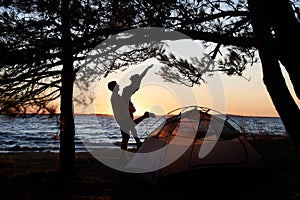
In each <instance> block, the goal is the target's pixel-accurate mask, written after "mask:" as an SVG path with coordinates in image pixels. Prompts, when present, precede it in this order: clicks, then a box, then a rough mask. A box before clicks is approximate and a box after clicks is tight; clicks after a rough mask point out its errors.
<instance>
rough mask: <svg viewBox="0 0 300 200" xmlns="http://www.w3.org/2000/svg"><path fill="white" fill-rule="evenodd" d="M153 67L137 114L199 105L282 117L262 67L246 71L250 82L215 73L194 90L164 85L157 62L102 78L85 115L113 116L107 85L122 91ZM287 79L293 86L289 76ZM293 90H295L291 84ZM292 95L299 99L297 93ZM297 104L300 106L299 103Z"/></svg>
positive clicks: (139, 97) (177, 49) (184, 51)
mask: <svg viewBox="0 0 300 200" xmlns="http://www.w3.org/2000/svg"><path fill="white" fill-rule="evenodd" d="M193 48H195V49H193ZM196 48H198V47H193V45H192V44H190V43H188V44H186V48H185V45H182V44H179V45H178V44H176V45H174V46H173V47H172V49H173V50H174V51H175V52H177V53H179V54H181V55H184V56H193V54H195V53H196V52H197V49H196ZM187 49H188V50H187ZM150 64H154V66H153V67H152V68H151V69H150V70H149V72H148V73H147V74H146V76H145V77H144V79H143V80H142V83H141V87H140V89H139V91H137V92H136V93H135V94H133V95H132V101H133V103H134V105H135V107H136V109H137V111H136V113H135V115H142V114H143V113H144V112H145V111H150V112H154V113H155V114H165V113H167V112H169V111H171V110H173V109H176V108H179V107H182V106H188V105H198V106H204V107H209V108H213V109H215V110H218V111H220V112H223V113H226V114H236V115H246V116H278V114H277V112H276V110H275V108H274V106H273V104H272V101H271V99H270V97H269V95H268V93H267V90H266V88H265V86H264V84H263V81H262V78H263V77H262V69H261V66H260V64H255V65H253V66H249V67H248V68H247V69H246V71H245V72H244V77H245V78H247V79H249V80H246V79H245V78H243V77H237V76H233V77H229V76H227V75H225V74H222V73H215V74H214V75H213V76H212V77H206V81H207V83H204V84H202V85H200V86H199V85H197V86H194V87H193V88H191V87H186V86H183V85H178V84H173V83H168V82H164V81H163V80H162V79H161V77H160V76H158V75H157V74H156V72H157V71H158V70H159V68H160V66H159V64H157V63H156V62H155V61H149V62H148V63H143V64H141V65H138V66H132V67H130V68H129V69H128V70H125V71H124V72H117V73H113V74H110V75H109V76H108V77H106V78H102V79H101V80H100V81H99V82H98V87H97V89H96V91H95V96H94V97H95V98H94V100H95V101H94V104H93V105H92V106H91V107H89V108H88V109H86V110H85V112H86V113H97V114H112V109H111V104H110V95H111V92H110V91H109V90H108V89H107V83H108V82H109V81H111V80H116V81H117V82H118V83H119V84H120V86H121V88H122V87H124V86H127V85H128V84H130V81H129V78H130V76H131V75H133V74H140V73H142V71H143V70H144V69H145V68H146V67H147V66H148V65H150ZM285 77H286V79H287V82H288V84H289V81H288V77H287V76H285ZM289 87H290V88H291V90H292V87H291V85H290V84H289ZM223 93H224V95H223ZM292 93H293V96H294V98H295V99H296V97H295V94H294V92H292ZM297 103H298V105H299V106H300V101H299V100H297Z"/></svg>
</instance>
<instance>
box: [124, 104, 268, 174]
mask: <svg viewBox="0 0 300 200" xmlns="http://www.w3.org/2000/svg"><path fill="white" fill-rule="evenodd" d="M159 122H160V123H159V125H158V126H157V127H156V128H155V129H154V130H152V131H151V133H150V134H148V133H146V135H148V136H147V137H146V138H145V140H144V143H143V145H142V146H141V147H140V148H139V149H138V150H137V152H136V154H135V155H134V156H133V157H132V158H131V159H130V161H129V162H128V163H127V166H126V167H127V168H131V169H134V170H135V171H136V172H151V171H155V173H156V174H157V175H158V176H159V177H167V176H169V175H173V174H178V173H182V172H195V171H198V172H200V173H201V171H202V170H200V169H216V168H219V169H221V168H222V169H224V168H237V167H238V168H243V169H266V168H268V166H267V164H266V162H265V161H264V159H263V158H262V156H261V155H260V154H259V153H258V152H257V151H256V150H255V149H254V148H253V147H252V145H251V144H250V143H249V141H248V139H247V136H248V134H246V133H244V132H243V130H242V129H241V128H240V126H239V125H238V124H237V123H236V122H234V121H233V120H232V119H231V118H229V117H228V116H226V115H223V114H221V113H219V112H217V111H215V110H213V109H210V108H205V107H199V106H189V107H184V108H180V109H176V110H174V111H172V112H170V113H168V114H167V115H166V116H163V117H162V118H160V119H159ZM148 132H149V131H148ZM137 163H142V165H139V164H137ZM147 170H148V171H147Z"/></svg>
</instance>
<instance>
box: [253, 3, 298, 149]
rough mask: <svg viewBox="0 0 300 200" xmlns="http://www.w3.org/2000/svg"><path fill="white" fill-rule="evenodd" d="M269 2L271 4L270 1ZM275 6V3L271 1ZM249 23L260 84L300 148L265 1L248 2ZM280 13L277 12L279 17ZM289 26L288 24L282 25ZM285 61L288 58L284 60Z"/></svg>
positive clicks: (294, 109) (294, 110)
mask: <svg viewBox="0 0 300 200" xmlns="http://www.w3.org/2000/svg"><path fill="white" fill-rule="evenodd" d="M270 3H271V2H270ZM272 3H275V1H272ZM248 5H249V11H250V14H251V15H250V16H251V24H252V27H253V31H254V34H255V38H256V41H257V46H258V52H259V56H260V59H261V62H262V69H263V81H264V84H265V85H266V88H267V91H268V93H269V95H270V97H271V99H272V101H273V104H274V106H275V108H276V110H277V112H278V114H279V116H280V118H281V120H282V122H283V124H284V126H285V129H286V131H287V133H288V135H289V136H290V138H291V140H292V141H293V142H294V144H296V145H297V147H300V134H297V132H298V131H299V129H298V123H299V119H300V112H299V108H298V106H297V104H296V103H295V101H294V99H293V97H292V95H291V93H290V91H289V89H288V87H287V85H286V82H285V79H284V77H283V74H282V72H281V69H280V64H279V58H280V56H279V55H280V51H279V49H280V44H278V42H276V41H278V40H277V38H276V34H274V32H273V31H275V30H274V27H273V26H272V20H271V18H272V15H271V13H272V10H270V7H268V2H265V1H261V0H248ZM279 14H280V13H277V15H279ZM285 23H289V22H285ZM285 59H288V57H286V58H285Z"/></svg>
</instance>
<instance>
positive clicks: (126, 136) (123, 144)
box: [121, 130, 130, 151]
mask: <svg viewBox="0 0 300 200" xmlns="http://www.w3.org/2000/svg"><path fill="white" fill-rule="evenodd" d="M121 134H122V142H121V149H122V150H125V151H127V146H128V141H129V138H130V135H129V134H128V133H126V132H124V131H122V130H121Z"/></svg>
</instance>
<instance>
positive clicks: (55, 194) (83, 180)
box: [0, 136, 300, 200]
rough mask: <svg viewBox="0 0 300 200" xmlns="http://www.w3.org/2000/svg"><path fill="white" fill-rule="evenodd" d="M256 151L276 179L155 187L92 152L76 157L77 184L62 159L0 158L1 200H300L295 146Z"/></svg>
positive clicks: (271, 145)
mask: <svg viewBox="0 0 300 200" xmlns="http://www.w3.org/2000/svg"><path fill="white" fill-rule="evenodd" d="M253 146H254V148H255V149H256V150H257V151H258V152H260V153H261V154H262V155H263V156H264V158H265V159H266V160H267V161H268V162H269V163H270V164H271V166H272V168H273V172H272V174H271V175H267V174H262V175H260V176H259V177H242V178H241V177H239V176H236V177H235V173H232V174H224V175H223V176H219V175H218V176H217V175H215V176H213V175H209V176H206V179H205V178H204V177H205V176H202V175H201V176H200V177H196V176H192V177H189V178H187V179H186V181H181V180H177V179H175V181H174V180H173V181H169V182H159V181H158V182H157V183H155V184H153V183H149V182H147V181H145V180H144V179H141V177H142V176H139V175H134V174H128V173H124V172H120V171H116V170H114V169H112V168H110V167H108V166H106V165H104V164H102V163H101V162H99V161H98V160H96V159H95V158H94V157H93V156H92V155H91V154H90V153H88V152H78V153H76V154H75V155H76V170H77V173H78V176H79V179H78V180H73V181H64V180H62V179H61V178H60V175H59V154H58V153H52V152H22V153H19V152H11V153H4V154H3V153H2V154H1V153H0V184H1V185H0V186H1V187H0V199H49V200H50V199H66V200H67V199H78V200H79V199H80V200H81V199H83V200H85V199H129V200H135V199H153V200H154V199H155V200H162V199H173V200H174V199H214V198H225V199H235V200H246V199H247V200H249V199H274V200H288V199H291V200H297V199H299V197H300V170H299V169H300V161H299V159H298V155H297V154H296V152H295V151H294V148H293V146H292V145H291V143H290V141H289V140H288V139H287V138H281V139H277V140H276V139H274V140H270V138H269V137H267V136H264V137H261V138H259V139H258V138H257V139H256V140H255V141H253ZM206 175H207V174H206ZM200 189H201V190H200ZM216 191H218V192H216Z"/></svg>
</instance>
